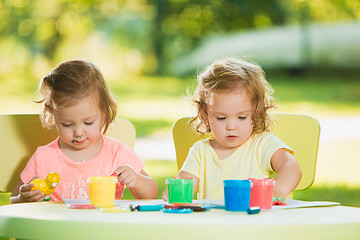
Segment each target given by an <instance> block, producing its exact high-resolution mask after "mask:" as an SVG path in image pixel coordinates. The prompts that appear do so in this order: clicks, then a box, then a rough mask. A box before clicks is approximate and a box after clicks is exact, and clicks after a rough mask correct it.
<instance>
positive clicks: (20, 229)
mask: <svg viewBox="0 0 360 240" xmlns="http://www.w3.org/2000/svg"><path fill="white" fill-rule="evenodd" d="M0 235H4V236H8V237H15V238H31V239H97V240H98V239H130V238H131V239H171V240H173V239H217V240H218V239H223V238H224V237H226V239H240V238H242V237H245V236H246V237H245V238H244V239H260V238H263V239H287V240H288V239H302V240H304V239H346V240H347V239H360V208H353V207H344V206H331V207H311V208H298V209H278V210H267V211H261V212H260V213H259V214H255V215H248V214H246V213H244V212H227V211H225V210H222V209H211V210H209V211H206V212H194V213H191V214H169V213H163V212H162V211H157V212H137V211H136V212H125V213H104V212H100V211H99V210H97V209H91V210H89V209H69V208H67V207H66V205H64V204H62V203H48V202H42V203H24V204H13V205H6V206H1V207H0Z"/></svg>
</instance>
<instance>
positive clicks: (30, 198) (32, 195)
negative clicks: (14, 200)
mask: <svg viewBox="0 0 360 240" xmlns="http://www.w3.org/2000/svg"><path fill="white" fill-rule="evenodd" d="M32 187H34V184H31V183H27V184H23V185H21V186H20V188H19V198H20V201H21V202H42V201H43V200H44V198H45V194H44V193H42V192H40V190H35V191H31V190H30V189H31V188H32Z"/></svg>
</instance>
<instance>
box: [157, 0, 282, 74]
mask: <svg viewBox="0 0 360 240" xmlns="http://www.w3.org/2000/svg"><path fill="white" fill-rule="evenodd" d="M153 4H154V5H155V6H156V7H155V8H156V10H157V14H156V16H155V18H154V26H155V28H154V36H155V37H154V48H155V49H156V51H155V53H156V56H157V58H158V59H160V63H164V62H168V61H169V60H170V61H171V60H173V59H175V58H177V57H178V56H179V55H181V54H183V53H184V52H188V51H190V50H192V49H193V48H194V47H196V46H198V45H199V44H200V43H201V40H202V39H204V38H205V37H207V36H209V35H212V34H215V33H216V34H222V33H226V32H231V31H239V30H246V29H249V28H264V27H270V26H272V25H281V24H284V23H285V20H286V9H285V8H284V7H283V5H282V1H279V0H267V1H262V0H252V1H238V0H155V1H153ZM163 66H164V65H160V66H159V67H160V68H159V69H158V70H159V73H161V72H163V71H164V69H162V68H161V67H163Z"/></svg>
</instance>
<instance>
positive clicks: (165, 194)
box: [162, 171, 199, 201]
mask: <svg viewBox="0 0 360 240" xmlns="http://www.w3.org/2000/svg"><path fill="white" fill-rule="evenodd" d="M176 177H178V178H191V179H194V181H195V183H194V189H193V194H194V193H195V192H196V190H197V189H198V186H199V178H198V177H195V175H193V174H191V173H188V172H185V171H180V172H179V174H178V175H177V176H176ZM162 199H163V200H164V201H169V198H168V189H167V188H166V189H165V190H164V191H163V193H162Z"/></svg>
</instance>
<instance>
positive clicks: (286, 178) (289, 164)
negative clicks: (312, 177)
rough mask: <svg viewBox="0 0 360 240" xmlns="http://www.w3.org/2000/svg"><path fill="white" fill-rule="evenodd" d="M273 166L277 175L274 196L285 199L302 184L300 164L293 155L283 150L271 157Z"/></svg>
mask: <svg viewBox="0 0 360 240" xmlns="http://www.w3.org/2000/svg"><path fill="white" fill-rule="evenodd" d="M271 166H272V168H273V169H274V170H275V172H276V173H277V177H276V178H275V185H274V196H275V197H282V198H285V197H286V196H287V195H288V194H289V193H291V192H292V191H293V190H294V189H295V188H296V186H297V185H298V184H299V182H300V179H301V175H302V173H301V170H300V167H299V164H298V162H297V161H296V159H295V158H294V156H293V155H291V154H290V153H289V152H288V151H286V150H285V149H284V148H281V149H279V150H277V151H276V152H275V153H274V154H273V156H272V157H271Z"/></svg>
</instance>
